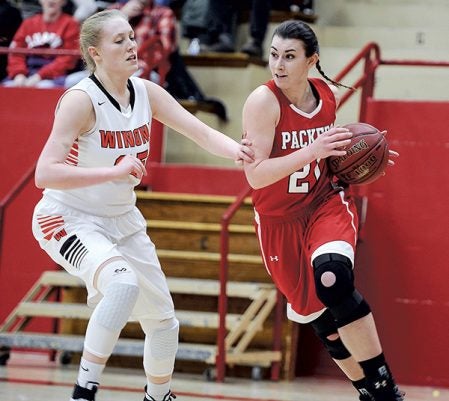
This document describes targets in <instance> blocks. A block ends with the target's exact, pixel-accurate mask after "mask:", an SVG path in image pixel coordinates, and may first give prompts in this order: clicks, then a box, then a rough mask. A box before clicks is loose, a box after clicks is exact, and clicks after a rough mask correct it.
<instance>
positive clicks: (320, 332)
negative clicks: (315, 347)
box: [310, 309, 351, 360]
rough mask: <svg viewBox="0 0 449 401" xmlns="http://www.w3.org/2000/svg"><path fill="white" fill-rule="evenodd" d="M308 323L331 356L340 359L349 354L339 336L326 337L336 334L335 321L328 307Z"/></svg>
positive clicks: (347, 356)
mask: <svg viewBox="0 0 449 401" xmlns="http://www.w3.org/2000/svg"><path fill="white" fill-rule="evenodd" d="M310 324H311V326H312V327H313V329H314V330H315V333H316V335H317V336H318V338H319V339H320V340H321V342H322V343H323V344H324V346H325V347H326V349H327V351H328V352H329V354H330V356H331V357H332V358H334V359H337V360H342V359H346V358H349V357H350V356H351V354H350V352H349V351H348V349H347V348H346V347H345V346H344V344H343V342H342V341H341V339H340V337H338V338H337V339H336V340H329V339H328V337H329V336H330V335H332V334H338V333H337V324H336V323H335V319H334V317H333V316H332V314H331V313H330V311H329V309H326V310H325V311H324V313H323V314H321V316H320V317H319V318H318V319H315V320H314V321H313V322H312V323H310Z"/></svg>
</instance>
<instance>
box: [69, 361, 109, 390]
mask: <svg viewBox="0 0 449 401" xmlns="http://www.w3.org/2000/svg"><path fill="white" fill-rule="evenodd" d="M104 367H105V365H102V364H99V363H94V362H90V361H88V360H86V359H84V358H81V362H80V368H79V371H78V379H77V381H76V382H77V383H78V386H81V387H85V388H88V389H92V387H93V386H98V385H99V384H100V377H101V374H102V373H103V370H104Z"/></svg>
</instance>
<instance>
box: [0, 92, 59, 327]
mask: <svg viewBox="0 0 449 401" xmlns="http://www.w3.org/2000/svg"><path fill="white" fill-rule="evenodd" d="M60 94H61V92H60V91H59V90H54V89H53V90H46V89H28V88H26V89H21V88H3V87H0V127H1V132H0V155H1V157H0V171H2V175H1V179H0V199H2V200H3V199H4V198H5V197H6V195H7V194H8V193H9V192H10V191H11V190H12V188H13V186H14V185H16V184H17V183H18V182H19V181H20V180H21V178H22V176H23V175H24V174H25V173H26V171H28V170H29V169H30V168H32V166H33V165H34V163H35V162H36V160H37V157H38V155H39V153H40V151H41V149H42V146H43V145H44V143H45V140H46V138H47V136H48V134H49V132H50V129H51V124H52V121H53V112H54V108H55V106H56V102H57V99H58V97H59V96H60ZM40 196H41V191H40V190H38V189H37V188H36V187H35V186H34V179H31V181H30V182H28V183H27V184H26V185H25V187H24V188H23V190H22V192H20V193H19V195H18V196H17V198H16V199H15V200H14V202H12V203H11V204H10V205H9V206H7V208H6V209H5V212H4V224H3V230H2V233H1V237H0V238H1V244H0V252H1V254H0V258H1V259H0V294H1V295H0V297H1V302H0V321H3V319H4V318H5V317H6V316H7V315H8V314H9V313H10V312H11V310H12V309H13V308H14V307H15V306H16V304H17V303H18V302H19V301H20V299H21V298H22V297H23V296H24V295H25V294H26V292H27V291H28V290H29V288H30V287H31V285H32V284H33V283H34V282H35V281H36V279H37V278H38V277H39V275H40V273H41V272H42V271H43V270H49V269H52V268H54V267H55V264H54V263H53V262H52V261H51V260H50V258H48V257H47V256H46V254H45V253H44V252H43V251H42V250H41V249H40V247H39V246H38V244H37V242H36V241H35V240H34V237H33V235H32V232H31V217H32V214H33V207H34V205H35V204H36V203H37V201H38V199H39V198H40Z"/></svg>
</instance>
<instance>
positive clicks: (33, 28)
mask: <svg viewBox="0 0 449 401" xmlns="http://www.w3.org/2000/svg"><path fill="white" fill-rule="evenodd" d="M40 3H41V5H42V13H39V14H36V15H34V16H32V17H30V18H28V19H25V20H24V21H23V22H22V24H21V25H20V27H19V29H18V31H17V32H16V34H15V35H14V38H13V41H12V42H11V45H10V47H11V48H24V49H70V50H77V49H78V36H79V24H78V22H77V21H76V20H75V19H74V18H73V17H72V16H70V15H68V14H65V13H63V11H62V7H63V6H64V0H40ZM78 60H79V57H77V56H45V55H44V56H41V55H35V54H31V55H23V54H14V53H11V54H9V56H8V66H7V72H8V79H7V80H6V81H5V82H4V85H5V86H28V87H39V88H49V87H54V86H63V85H64V81H65V78H66V75H67V74H68V73H69V72H70V71H71V70H73V69H74V68H75V66H76V64H77V62H78Z"/></svg>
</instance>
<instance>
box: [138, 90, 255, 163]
mask: <svg viewBox="0 0 449 401" xmlns="http://www.w3.org/2000/svg"><path fill="white" fill-rule="evenodd" d="M145 84H146V86H147V90H148V97H149V99H150V103H151V109H152V111H153V117H154V118H155V119H156V120H158V121H160V122H161V123H163V124H165V125H167V126H169V127H171V128H173V129H174V130H175V131H177V132H179V133H180V134H182V135H184V136H186V137H187V138H189V139H191V140H193V141H194V142H195V143H197V144H198V145H199V146H201V147H202V148H203V149H205V150H207V151H208V152H210V153H212V154H214V155H217V156H222V157H225V158H228V159H233V160H235V161H238V160H244V161H245V162H247V163H251V162H252V161H253V151H252V149H251V148H250V147H249V145H250V143H249V141H244V142H243V143H242V144H239V143H237V142H236V141H234V140H233V139H232V138H229V137H228V136H226V135H224V134H222V133H221V132H219V131H217V130H215V129H212V128H210V127H209V126H208V125H206V124H204V123H203V122H202V121H201V120H199V119H198V118H196V117H195V116H193V115H192V114H191V113H189V112H188V111H187V110H186V109H184V107H182V106H181V105H180V104H179V103H178V102H177V101H176V100H175V99H174V98H173V97H172V96H171V95H170V94H169V93H168V92H167V91H165V90H164V89H163V88H161V87H160V86H159V85H156V84H154V83H152V82H149V81H146V82H145Z"/></svg>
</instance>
